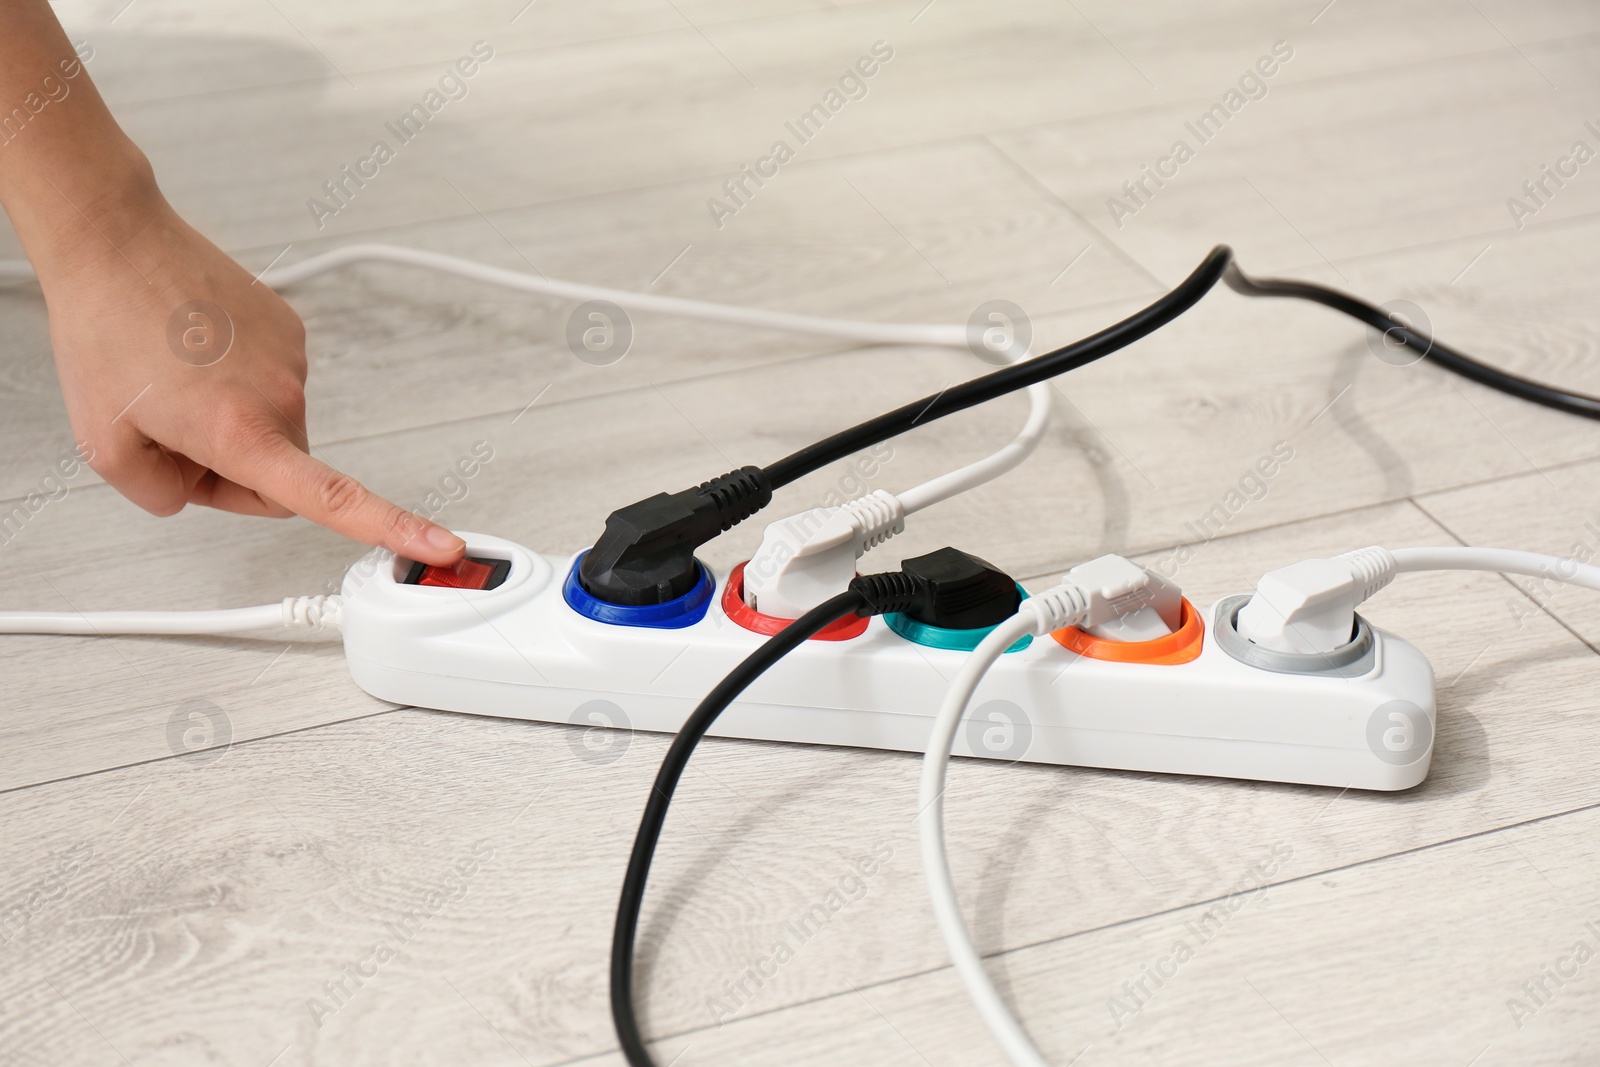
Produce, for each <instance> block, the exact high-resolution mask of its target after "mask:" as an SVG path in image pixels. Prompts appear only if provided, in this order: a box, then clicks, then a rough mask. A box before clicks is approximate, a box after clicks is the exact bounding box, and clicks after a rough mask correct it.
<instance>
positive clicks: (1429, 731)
mask: <svg viewBox="0 0 1600 1067" xmlns="http://www.w3.org/2000/svg"><path fill="white" fill-rule="evenodd" d="M461 536H462V537H463V538H464V539H465V540H466V541H467V543H468V545H469V548H468V553H469V554H470V555H472V556H474V557H479V558H485V559H495V560H505V561H507V562H509V564H510V568H509V571H508V573H507V574H506V577H505V579H504V581H503V582H502V584H500V585H499V586H498V587H496V588H494V589H485V590H477V589H453V588H437V587H430V586H423V585H411V584H406V582H405V577H406V573H407V571H408V570H409V569H410V566H411V565H410V563H409V562H408V561H405V560H402V559H396V558H395V557H394V556H393V555H392V554H390V553H387V552H381V551H380V552H375V553H372V554H369V555H368V556H366V557H364V558H363V560H362V561H361V562H358V563H357V564H356V565H355V566H354V567H352V568H351V570H350V571H349V573H348V574H347V575H346V577H345V581H344V586H343V590H342V593H343V598H344V604H343V607H342V612H341V628H342V630H343V635H344V645H345V655H346V660H347V662H348V664H349V668H350V673H351V676H352V677H353V678H354V680H355V681H356V684H358V685H359V686H361V688H362V689H364V690H366V691H367V692H368V693H370V694H372V695H373V696H376V697H379V698H380V699H383V700H388V701H391V702H394V703H398V704H409V705H415V706H420V707H426V708H434V709H438V710H443V711H458V712H470V713H475V714H480V715H484V714H486V715H495V716H501V717H506V718H514V719H530V720H535V721H541V722H551V723H576V724H580V725H584V726H594V725H613V726H619V727H625V728H632V729H640V730H649V731H659V732H676V731H677V730H678V728H679V727H680V726H681V725H682V723H683V720H684V719H685V718H686V717H687V715H688V714H689V712H690V711H692V710H693V708H694V707H695V705H696V704H697V703H698V702H699V701H700V700H701V699H702V698H703V697H704V696H705V694H706V692H707V691H708V690H709V689H710V688H711V687H712V686H713V685H715V684H716V682H717V681H718V680H719V679H721V678H722V677H723V676H725V675H726V674H727V673H728V672H729V671H730V670H732V669H733V668H734V667H735V666H736V665H737V664H738V663H739V662H740V661H742V660H743V659H744V658H745V657H746V656H748V655H749V654H750V653H751V652H752V651H754V650H755V649H756V648H757V647H758V646H759V645H760V644H761V643H762V642H764V641H765V640H766V637H765V636H764V635H762V634H758V633H754V632H752V631H750V630H748V629H745V628H744V627H743V626H741V625H740V624H738V623H737V622H735V621H733V620H732V619H731V618H729V617H728V615H727V614H726V613H725V612H724V611H723V610H722V607H721V603H720V601H721V595H722V592H723V588H724V583H725V582H726V580H727V579H726V576H725V575H720V574H713V575H712V577H713V578H714V579H715V581H716V595H714V596H713V598H712V602H711V606H710V608H709V610H708V611H707V613H706V615H705V617H704V618H703V619H701V620H700V621H698V622H696V623H694V624H692V625H690V626H687V627H683V628H680V629H653V628H646V627H635V626H617V625H611V624H608V623H603V622H598V621H595V620H593V619H590V618H588V617H586V616H583V615H580V614H579V613H578V612H577V611H575V610H573V608H571V607H570V606H569V605H568V604H567V602H566V600H565V598H564V597H563V595H562V582H563V580H564V578H565V577H566V575H567V573H568V571H569V570H570V568H571V567H572V566H573V565H574V562H575V559H576V557H558V556H546V555H541V554H538V553H535V552H533V551H531V550H529V549H527V548H525V547H523V546H521V545H518V544H515V543H513V542H511V541H506V540H503V539H500V538H495V537H489V536H485V535H481V534H473V533H462V534H461ZM1237 602H1238V598H1225V599H1224V600H1222V601H1220V602H1219V603H1218V604H1216V605H1212V606H1211V607H1210V608H1209V609H1207V610H1206V611H1205V612H1204V615H1203V620H1204V626H1205V635H1204V638H1203V644H1202V647H1201V650H1200V653H1199V655H1198V656H1197V657H1196V658H1194V659H1193V660H1192V661H1190V662H1187V663H1181V664H1150V663H1119V662H1111V661H1107V660H1102V659H1096V658H1090V657H1087V656H1082V655H1078V654H1076V653H1074V652H1071V651H1069V650H1068V649H1066V648H1064V647H1063V646H1062V645H1061V644H1060V643H1058V642H1057V641H1056V640H1054V639H1053V638H1051V637H1049V636H1042V637H1036V638H1034V639H1033V641H1032V642H1031V643H1030V644H1029V645H1028V647H1026V648H1025V649H1021V650H1017V651H1012V652H1008V653H1006V654H1005V655H1003V656H1001V657H1000V662H999V663H997V664H996V665H995V666H994V667H993V668H992V669H991V670H990V672H989V674H988V675H987V677H985V678H984V680H983V684H982V686H981V688H980V689H979V691H978V694H977V698H976V700H975V701H974V710H973V713H972V715H971V717H970V718H969V721H968V723H967V724H966V728H965V729H963V730H961V731H960V732H959V733H958V735H957V738H956V746H955V752H956V754H958V755H966V756H976V757H987V758H993V759H1002V760H1007V761H1015V760H1022V761H1028V762H1036V763H1050V764H1062V765H1070V766H1079V767H1102V768H1109V769H1117V770H1130V771H1146V772H1159V773H1167V774H1187V775H1205V776H1212V777H1224V778H1240V779H1249V780H1260V781H1273V782H1293V783H1302V784H1308V785H1320V786H1332V787H1335V788H1353V789H1369V790H1401V789H1407V788H1410V787H1412V786H1414V785H1416V784H1418V783H1419V782H1421V781H1422V780H1423V778H1425V777H1426V776H1427V773H1428V767H1429V764H1430V762H1431V758H1432V751H1433V736H1434V731H1433V722H1434V716H1435V707H1434V678H1433V670H1432V668H1431V667H1430V666H1429V664H1428V661H1427V659H1426V658H1425V657H1424V656H1423V655H1422V653H1421V652H1419V651H1418V650H1417V649H1416V648H1415V647H1414V646H1412V645H1411V644H1409V643H1407V642H1406V641H1404V640H1402V639H1400V638H1398V637H1395V636H1394V635H1393V634H1389V633H1385V632H1383V631H1381V630H1377V629H1376V628H1373V627H1368V626H1367V625H1366V624H1365V623H1364V622H1363V623H1362V624H1361V625H1362V627H1363V628H1364V629H1365V631H1366V633H1367V634H1369V635H1370V647H1369V648H1368V649H1367V650H1366V652H1365V653H1364V654H1363V655H1362V656H1361V657H1360V659H1359V660H1358V661H1356V662H1354V663H1350V664H1347V665H1345V666H1343V667H1340V668H1337V669H1330V670H1326V671H1320V672H1317V673H1310V674H1308V673H1283V672H1281V671H1278V670H1272V669H1265V668H1263V667H1261V666H1256V665H1253V664H1250V663H1246V662H1243V661H1242V660H1241V659H1240V658H1237V657H1236V656H1235V655H1233V654H1231V653H1230V652H1229V651H1227V650H1226V649H1225V648H1224V647H1222V642H1221V641H1220V640H1218V638H1217V633H1218V627H1219V626H1222V627H1230V628H1231V614H1230V605H1233V607H1232V608H1231V610H1237V607H1236V605H1237ZM966 656H967V653H965V652H959V651H950V650H944V649H938V648H931V647H926V646H923V645H920V644H917V643H914V642H912V641H909V640H907V639H906V638H904V637H901V636H900V635H899V634H897V633H895V632H894V631H893V630H891V629H890V628H889V627H888V626H887V625H886V624H885V622H884V620H883V619H881V618H874V619H871V620H870V622H869V624H868V626H867V628H866V630H865V632H863V633H862V634H861V635H860V636H858V637H854V638H851V639H848V640H842V641H823V640H811V641H807V642H805V643H804V644H803V645H802V646H801V647H800V648H798V649H796V650H795V651H794V652H792V653H791V654H790V655H788V656H787V657H785V658H784V659H783V660H782V662H780V663H779V664H777V665H776V666H774V667H773V668H772V669H770V670H769V671H768V672H767V673H766V674H765V675H764V676H763V677H761V678H760V679H759V680H758V681H756V682H755V683H754V684H753V685H751V686H750V688H749V689H748V690H747V691H746V692H745V694H744V695H743V696H742V697H741V698H740V699H738V700H737V701H735V702H734V703H733V704H732V705H731V706H730V707H729V708H728V709H727V711H726V712H725V713H724V714H723V715H722V716H721V717H720V718H719V719H718V720H717V722H716V724H715V725H714V726H713V728H712V729H711V731H710V732H711V733H712V734H713V735H717V736H723V737H742V738H750V739H757V740H764V741H788V742H800V743H805V744H823V745H841V746H849V747H859V748H878V749H894V750H903V751H908V752H921V751H923V749H924V747H925V746H926V744H927V740H928V736H929V733H930V729H931V726H932V722H933V718H934V714H935V712H936V711H937V709H938V708H939V705H940V702H941V701H942V700H943V698H944V695H945V693H946V691H947V689H948V688H949V685H950V680H951V679H952V678H953V677H954V675H955V673H956V671H957V670H959V669H960V667H961V664H962V662H963V660H964V659H965V658H966ZM597 713H598V714H597Z"/></svg>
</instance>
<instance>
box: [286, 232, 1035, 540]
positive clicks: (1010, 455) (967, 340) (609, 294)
mask: <svg viewBox="0 0 1600 1067" xmlns="http://www.w3.org/2000/svg"><path fill="white" fill-rule="evenodd" d="M360 262H387V263H401V264H405V265H408V266H413V267H421V268H423V269H426V270H434V271H440V272H442V273H445V274H455V275H459V276H461V277H463V278H470V279H472V280H474V281H480V282H486V283H488V284H490V285H498V286H501V287H503V288H506V289H515V290H517V291H519V292H525V293H536V294H539V295H542V296H558V297H564V298H567V299H571V300H609V301H611V302H612V303H613V304H616V305H617V306H618V307H621V308H624V309H627V310H632V311H652V312H659V313H661V314H666V315H678V316H682V317H684V318H690V319H703V320H705V321H708V322H725V323H732V324H735V325H740V326H754V327H760V328H766V329H772V330H782V331H785V332H788V333H808V334H815V335H819V336H823V337H836V338H841V339H843V340H848V341H860V342H865V343H867V344H886V345H932V346H938V347H943V348H960V349H967V348H970V347H972V345H973V344H974V343H976V342H974V340H973V338H974V336H975V335H974V332H973V331H972V330H971V329H970V328H969V327H967V326H954V325H948V324H930V323H923V324H917V323H906V324H900V323H879V322H858V321H854V320H850V319H830V318H821V317H818V316H815V315H797V314H793V313H790V312H785V311H766V310H763V309H760V308H744V307H735V306H733V305H731V304H717V303H711V302H709V301H705V300H689V299H685V298H683V297H675V296H661V295H659V294H655V293H635V292H630V291H628V290H625V289H610V288H607V287H605V286H599V285H588V284H585V283H582V282H569V281H562V280H560V279H556V278H545V277H541V276H539V275H535V274H529V273H527V272H526V271H519V270H507V269H505V268H503V267H491V266H488V265H487V264H483V263H478V262H475V261H473V260H470V259H462V258H461V257H459V256H451V255H445V254H444V253H441V252H427V251H424V250H422V249H417V248H402V247H400V246H398V245H385V244H354V245H345V246H344V247H342V248H335V249H332V250H331V251H328V252H324V253H322V254H321V255H316V256H311V257H309V258H307V259H303V260H300V261H299V262H297V263H291V264H289V265H288V266H284V267H274V268H272V269H271V270H268V271H267V272H266V273H264V274H262V275H261V281H262V282H263V283H264V284H266V285H267V286H269V287H271V288H273V289H278V288H282V287H283V286H286V285H293V284H294V283H296V282H300V281H304V280H305V279H307V278H310V277H312V276H313V275H317V274H322V273H324V272H326V271H330V270H334V269H336V268H338V267H343V266H347V265H349V264H351V263H360ZM980 340H981V338H980ZM1027 392H1028V400H1029V403H1030V407H1029V409H1028V418H1027V421H1026V422H1025V423H1024V424H1023V427H1022V430H1021V432H1020V433H1019V434H1018V435H1017V437H1016V438H1015V439H1014V440H1013V441H1012V442H1011V443H1010V444H1008V445H1006V446H1005V447H1003V448H1001V449H1000V450H999V451H997V452H995V453H994V454H993V455H990V456H986V457H985V458H983V459H980V460H977V461H976V462H973V463H969V464H967V465H966V466H965V467H962V468H960V469H959V470H954V471H951V472H950V473H948V474H944V475H941V476H939V477H937V478H934V479H932V480H931V481H928V482H925V483H924V484H922V485H919V486H917V487H916V488H914V489H910V490H907V491H906V492H904V493H901V494H899V496H900V502H901V505H902V506H903V507H904V509H905V513H906V514H907V515H909V514H911V513H913V512H916V511H920V510H921V509H923V508H925V507H928V506H930V505H932V504H937V503H939V502H940V501H942V500H947V499H949V498H950V497H952V496H955V495H956V494H957V493H964V492H966V491H967V490H968V489H972V488H975V487H977V486H979V485H982V484H984V483H985V482H988V481H990V480H992V479H994V478H997V477H999V476H1000V475H1002V474H1004V473H1005V472H1006V471H1009V470H1011V469H1012V468H1013V467H1015V466H1016V465H1017V464H1019V463H1021V462H1022V461H1023V460H1024V459H1026V458H1028V456H1029V455H1030V454H1031V453H1032V452H1033V450H1034V449H1035V448H1037V447H1038V444H1039V441H1040V439H1041V438H1042V437H1043V436H1044V431H1045V427H1046V426H1047V425H1048V423H1049V421H1050V386H1049V383H1047V382H1040V383H1038V384H1036V385H1032V386H1029V387H1028V390H1027Z"/></svg>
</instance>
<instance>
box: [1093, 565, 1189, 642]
mask: <svg viewBox="0 0 1600 1067" xmlns="http://www.w3.org/2000/svg"><path fill="white" fill-rule="evenodd" d="M1065 580H1066V581H1068V582H1073V583H1076V584H1077V585H1078V586H1079V587H1080V588H1081V589H1083V590H1084V591H1085V592H1086V593H1088V594H1089V606H1088V610H1087V614H1086V615H1085V616H1084V618H1083V621H1082V622H1080V623H1079V624H1078V628H1079V629H1080V630H1083V631H1084V632H1085V633H1087V634H1090V635H1091V636H1094V637H1100V638H1104V639H1106V640H1108V641H1154V640H1155V639H1156V638H1158V637H1166V636H1167V635H1168V634H1170V633H1174V632H1176V631H1177V629H1178V627H1179V626H1181V625H1183V592H1182V591H1181V590H1180V589H1179V588H1178V587H1177V586H1176V585H1174V584H1172V582H1170V581H1168V580H1167V579H1166V578H1164V577H1162V576H1161V575H1159V574H1156V573H1155V572H1154V571H1151V570H1150V569H1149V568H1147V567H1141V566H1139V564H1137V563H1135V562H1133V561H1132V560H1131V559H1125V558H1123V557H1122V556H1101V557H1100V558H1099V559H1092V560H1090V561H1089V562H1087V563H1080V564H1078V565H1077V566H1076V567H1073V568H1072V569H1071V570H1069V571H1068V572H1067V574H1066V578H1065Z"/></svg>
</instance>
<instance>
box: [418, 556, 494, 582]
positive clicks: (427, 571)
mask: <svg viewBox="0 0 1600 1067" xmlns="http://www.w3.org/2000/svg"><path fill="white" fill-rule="evenodd" d="M510 570H511V564H510V563H509V562H508V561H506V560H503V559H478V558H476V557H474V556H464V557H462V559H461V561H460V562H459V563H457V564H456V565H455V566H453V567H435V566H432V565H431V564H423V563H415V564H412V567H411V573H410V574H408V575H406V584H407V585H431V586H433V587H435V588H437V589H494V588H496V587H498V586H499V585H500V583H501V582H504V581H505V580H506V574H507V573H508V572H509V571H510Z"/></svg>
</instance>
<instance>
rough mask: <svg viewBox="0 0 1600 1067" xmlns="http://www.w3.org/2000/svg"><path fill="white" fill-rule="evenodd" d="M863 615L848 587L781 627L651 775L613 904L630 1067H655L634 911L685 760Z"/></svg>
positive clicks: (723, 685) (614, 1012)
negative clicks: (748, 701) (833, 631)
mask: <svg viewBox="0 0 1600 1067" xmlns="http://www.w3.org/2000/svg"><path fill="white" fill-rule="evenodd" d="M872 577H874V578H876V577H878V575H873V576H872ZM858 581H859V579H858ZM868 610H870V609H869V608H868V607H867V597H866V596H864V595H863V594H862V592H861V591H860V590H859V589H858V588H857V587H856V585H855V584H854V583H852V585H851V587H850V589H849V590H848V591H846V592H843V593H840V594H839V595H838V596H836V597H834V598H833V599H832V600H827V601H824V602H823V603H822V604H820V605H818V606H817V607H815V608H812V609H811V610H810V611H808V612H806V613H805V614H804V615H802V616H800V617H799V618H798V619H796V620H795V621H794V622H791V623H790V624H789V625H788V626H785V627H784V628H783V629H782V630H780V631H778V633H776V634H774V635H773V636H772V637H771V638H769V639H768V640H767V641H766V642H765V643H764V644H762V645H761V647H760V648H758V649H756V650H755V651H754V652H752V653H751V654H750V655H749V657H748V658H746V659H745V661H744V662H743V663H741V664H739V666H737V667H735V668H734V669H733V671H732V673H730V674H729V675H728V676H727V677H726V678H724V679H722V681H720V682H718V683H717V687H716V688H715V689H713V690H711V692H710V693H708V694H707V695H706V698H705V699H704V700H702V701H701V702H700V706H699V707H697V708H695V709H694V712H693V714H691V715H690V716H689V718H688V719H686V720H685V721H684V724H683V728H682V729H681V730H679V731H678V736H677V737H675V738H673V740H672V746H671V747H670V748H668V749H667V755H666V758H665V759H663V760H662V761H661V769H660V770H659V771H657V772H656V780H655V783H654V784H653V785H652V786H651V787H650V799H649V800H648V801H647V802H646V803H645V808H644V817H643V818H642V819H641V820H640V821H639V833H638V836H636V837H635V838H634V839H633V853H632V854H631V855H630V856H629V857H628V873H627V874H626V875H624V876H623V879H622V896H621V898H620V899H619V900H618V901H617V924H616V927H615V928H614V930H613V932H612V935H611V1021H612V1024H613V1025H614V1026H615V1027H616V1030H617V1040H618V1041H619V1042H620V1043H621V1045H622V1054H623V1055H624V1056H626V1057H627V1059H628V1062H629V1063H630V1064H632V1067H655V1061H654V1060H652V1059H651V1058H650V1052H649V1050H648V1049H646V1048H645V1043H644V1036H643V1035H642V1034H641V1033H640V1032H639V1021H638V1019H637V1018H635V1016H634V1011H633V943H634V939H635V937H636V936H637V935H638V932H639V911H640V909H641V908H642V907H643V905H644V889H645V882H646V881H647V880H648V879H649V877H650V861H651V860H652V859H653V858H654V857H655V853H656V843H657V842H658V841H660V840H661V828H662V826H663V824H665V822H666V819H667V807H668V806H669V805H670V804H671V803H672V794H673V791H674V790H676V789H677V787H678V782H679V780H680V779H682V778H683V772H684V769H685V768H687V767H688V765H689V757H690V756H691V755H692V754H693V753H694V750H695V746H696V745H698V744H699V743H700V739H701V738H702V737H704V736H705V734H706V731H707V730H708V729H710V728H711V724H712V723H713V722H715V721H716V718H717V716H718V715H721V714H722V712H723V709H725V708H726V707H727V706H728V705H729V704H731V703H733V702H734V700H736V699H737V698H738V696H739V694H740V693H742V692H744V690H745V688H746V687H747V686H749V685H750V683H751V682H753V681H755V680H756V679H757V678H759V677H761V675H762V673H763V672H765V671H766V670H767V668H769V667H771V666H772V665H773V664H774V663H777V662H778V661H779V660H780V659H782V658H783V657H784V656H786V655H788V654H789V653H790V652H792V651H794V650H795V649H796V648H798V647H800V646H801V645H802V644H804V643H805V642H806V641H807V640H808V639H809V638H811V637H812V636H814V635H815V634H816V633H817V632H818V631H819V630H822V629H823V628H825V627H827V626H828V625H829V624H831V623H833V622H834V621H836V620H838V619H842V618H843V617H844V616H846V615H849V614H850V613H851V612H865V611H868Z"/></svg>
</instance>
